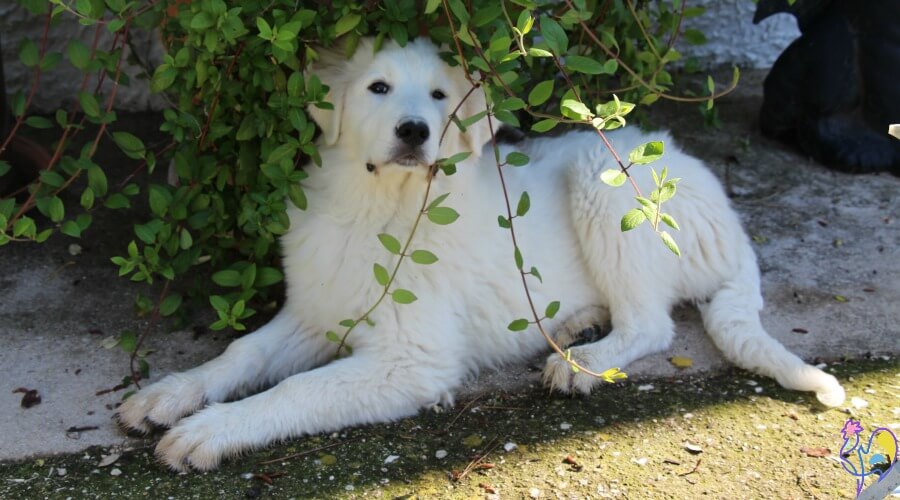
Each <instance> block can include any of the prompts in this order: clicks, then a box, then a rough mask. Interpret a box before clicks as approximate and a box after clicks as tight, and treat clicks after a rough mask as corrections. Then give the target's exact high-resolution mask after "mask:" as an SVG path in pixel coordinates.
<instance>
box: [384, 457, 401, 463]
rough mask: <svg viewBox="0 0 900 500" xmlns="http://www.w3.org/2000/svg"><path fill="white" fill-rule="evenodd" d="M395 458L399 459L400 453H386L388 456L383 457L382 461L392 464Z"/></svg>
mask: <svg viewBox="0 0 900 500" xmlns="http://www.w3.org/2000/svg"><path fill="white" fill-rule="evenodd" d="M397 460H400V455H388V457H387V458H385V459H384V463H386V464H392V463H394V462H396V461H397Z"/></svg>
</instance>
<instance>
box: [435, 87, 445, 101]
mask: <svg viewBox="0 0 900 500" xmlns="http://www.w3.org/2000/svg"><path fill="white" fill-rule="evenodd" d="M431 97H433V98H435V99H437V100H438V101H440V100H441V99H444V98H445V97H447V94H445V93H444V91H443V90H435V91H434V92H432V93H431Z"/></svg>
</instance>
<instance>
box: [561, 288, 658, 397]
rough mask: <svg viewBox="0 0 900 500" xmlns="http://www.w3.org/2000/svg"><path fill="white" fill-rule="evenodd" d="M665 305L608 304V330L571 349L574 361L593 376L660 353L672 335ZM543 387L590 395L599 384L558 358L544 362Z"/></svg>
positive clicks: (646, 301)
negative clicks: (591, 340)
mask: <svg viewBox="0 0 900 500" xmlns="http://www.w3.org/2000/svg"><path fill="white" fill-rule="evenodd" d="M668 310H669V305H668V304H666V303H662V302H657V301H654V300H652V297H626V296H624V295H619V296H617V297H615V298H613V300H611V301H610V314H611V317H612V330H611V331H610V332H609V335H607V336H606V337H604V338H602V339H600V340H598V341H596V342H592V343H589V344H584V345H580V346H576V347H572V348H571V349H570V350H569V351H570V353H571V357H572V359H573V360H574V361H576V362H578V364H580V365H581V366H583V367H584V368H587V369H589V370H591V371H593V372H597V373H599V372H603V371H605V370H607V369H609V368H624V367H625V366H627V365H628V364H629V363H631V362H632V361H634V360H636V359H639V358H642V357H644V356H647V355H648V354H653V353H656V352H660V351H663V350H665V349H667V348H668V347H669V345H670V344H671V342H672V337H673V336H674V334H675V330H674V323H673V322H672V318H671V317H670V316H669V313H668ZM543 379H544V384H546V385H548V386H549V387H551V388H552V389H556V390H559V391H561V392H565V393H569V392H581V393H584V394H588V393H590V391H591V389H592V388H593V387H594V386H596V385H597V384H599V383H600V382H601V380H600V379H599V378H597V377H595V376H593V375H589V374H587V373H584V372H583V371H579V372H577V373H576V372H575V371H574V370H573V369H572V367H571V366H570V365H569V363H568V362H567V361H566V360H565V359H563V357H562V356H560V355H558V354H555V353H554V354H552V355H550V357H549V358H547V364H546V365H545V367H544V375H543Z"/></svg>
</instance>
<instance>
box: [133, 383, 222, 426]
mask: <svg viewBox="0 0 900 500" xmlns="http://www.w3.org/2000/svg"><path fill="white" fill-rule="evenodd" d="M204 403H205V401H204V387H203V384H202V383H200V382H199V381H197V380H194V379H193V377H190V376H187V375H184V374H176V375H169V376H168V377H166V378H164V379H162V380H160V381H159V382H157V383H155V384H153V385H150V386H149V387H145V388H144V389H142V390H140V391H138V392H137V393H136V394H133V395H132V396H131V397H130V398H128V399H126V400H125V401H124V402H123V403H122V405H121V406H119V409H118V411H117V412H116V418H117V419H118V420H119V423H120V424H121V425H122V426H123V427H125V428H126V429H130V430H136V431H139V432H143V433H147V432H150V431H151V430H152V429H153V427H172V426H173V425H175V423H176V422H178V420H179V419H181V417H184V416H185V415H189V414H191V413H193V412H195V411H197V410H198V409H199V408H200V407H202V406H203V404H204Z"/></svg>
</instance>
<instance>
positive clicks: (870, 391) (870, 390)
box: [863, 389, 875, 394]
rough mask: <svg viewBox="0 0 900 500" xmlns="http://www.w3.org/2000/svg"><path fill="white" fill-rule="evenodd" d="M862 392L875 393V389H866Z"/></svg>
mask: <svg viewBox="0 0 900 500" xmlns="http://www.w3.org/2000/svg"><path fill="white" fill-rule="evenodd" d="M863 392H865V393H866V394H875V389H866V390H864V391H863Z"/></svg>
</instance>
